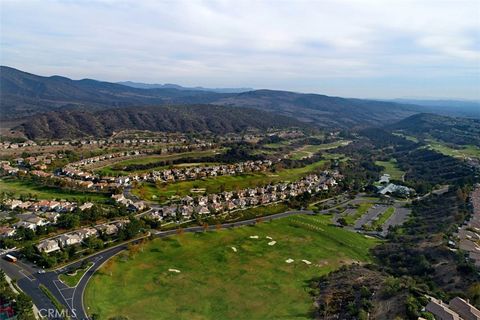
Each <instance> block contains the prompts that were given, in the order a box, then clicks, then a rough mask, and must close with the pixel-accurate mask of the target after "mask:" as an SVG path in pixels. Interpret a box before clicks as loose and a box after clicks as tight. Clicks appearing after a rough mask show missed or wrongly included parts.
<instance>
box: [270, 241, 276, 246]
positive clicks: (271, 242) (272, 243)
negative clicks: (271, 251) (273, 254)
mask: <svg viewBox="0 0 480 320" xmlns="http://www.w3.org/2000/svg"><path fill="white" fill-rule="evenodd" d="M275 243H277V241H270V242H269V243H268V245H269V246H273V245H275Z"/></svg>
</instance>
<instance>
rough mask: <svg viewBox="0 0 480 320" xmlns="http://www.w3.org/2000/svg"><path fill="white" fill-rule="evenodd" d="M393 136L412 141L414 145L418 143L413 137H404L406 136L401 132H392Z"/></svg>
mask: <svg viewBox="0 0 480 320" xmlns="http://www.w3.org/2000/svg"><path fill="white" fill-rule="evenodd" d="M393 134H394V135H396V136H398V137H402V138H405V139H407V140H409V141H412V142H415V143H418V139H417V138H416V137H414V136H409V135H406V134H403V133H401V132H394V133H393Z"/></svg>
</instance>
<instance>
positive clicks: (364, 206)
mask: <svg viewBox="0 0 480 320" xmlns="http://www.w3.org/2000/svg"><path fill="white" fill-rule="evenodd" d="M372 206H373V202H362V203H360V204H359V205H358V208H357V211H356V212H355V214H351V215H348V216H345V221H346V222H347V224H348V225H353V224H354V223H355V221H357V220H358V219H360V217H361V216H363V215H364V214H365V213H367V211H368V210H369V209H370V208H371V207H372Z"/></svg>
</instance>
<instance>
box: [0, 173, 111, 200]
mask: <svg viewBox="0 0 480 320" xmlns="http://www.w3.org/2000/svg"><path fill="white" fill-rule="evenodd" d="M0 192H5V193H12V194H13V196H14V197H15V198H18V197H20V196H22V195H23V196H26V197H30V196H33V197H34V198H37V199H47V200H51V199H57V200H59V199H65V200H69V201H82V202H83V201H102V200H107V199H108V198H109V197H108V195H107V194H103V193H98V192H95V193H94V192H81V191H70V190H65V189H60V188H54V187H45V186H43V185H40V184H35V183H34V182H31V181H28V180H18V179H12V178H8V177H7V178H5V177H4V178H2V179H0Z"/></svg>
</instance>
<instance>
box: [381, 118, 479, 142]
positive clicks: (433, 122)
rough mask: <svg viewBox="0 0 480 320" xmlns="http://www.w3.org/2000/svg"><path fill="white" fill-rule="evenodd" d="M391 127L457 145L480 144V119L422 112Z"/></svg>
mask: <svg viewBox="0 0 480 320" xmlns="http://www.w3.org/2000/svg"><path fill="white" fill-rule="evenodd" d="M389 128H390V129H392V130H397V131H402V132H404V133H406V134H409V135H415V136H418V137H421V138H433V139H437V140H442V141H444V142H447V143H453V144H457V145H469V144H471V145H476V146H480V120H477V119H468V118H454V117H446V116H441V115H438V114H431V113H420V114H415V115H413V116H411V117H408V118H406V119H403V120H401V121H399V122H397V123H395V124H393V125H391V126H389Z"/></svg>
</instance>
